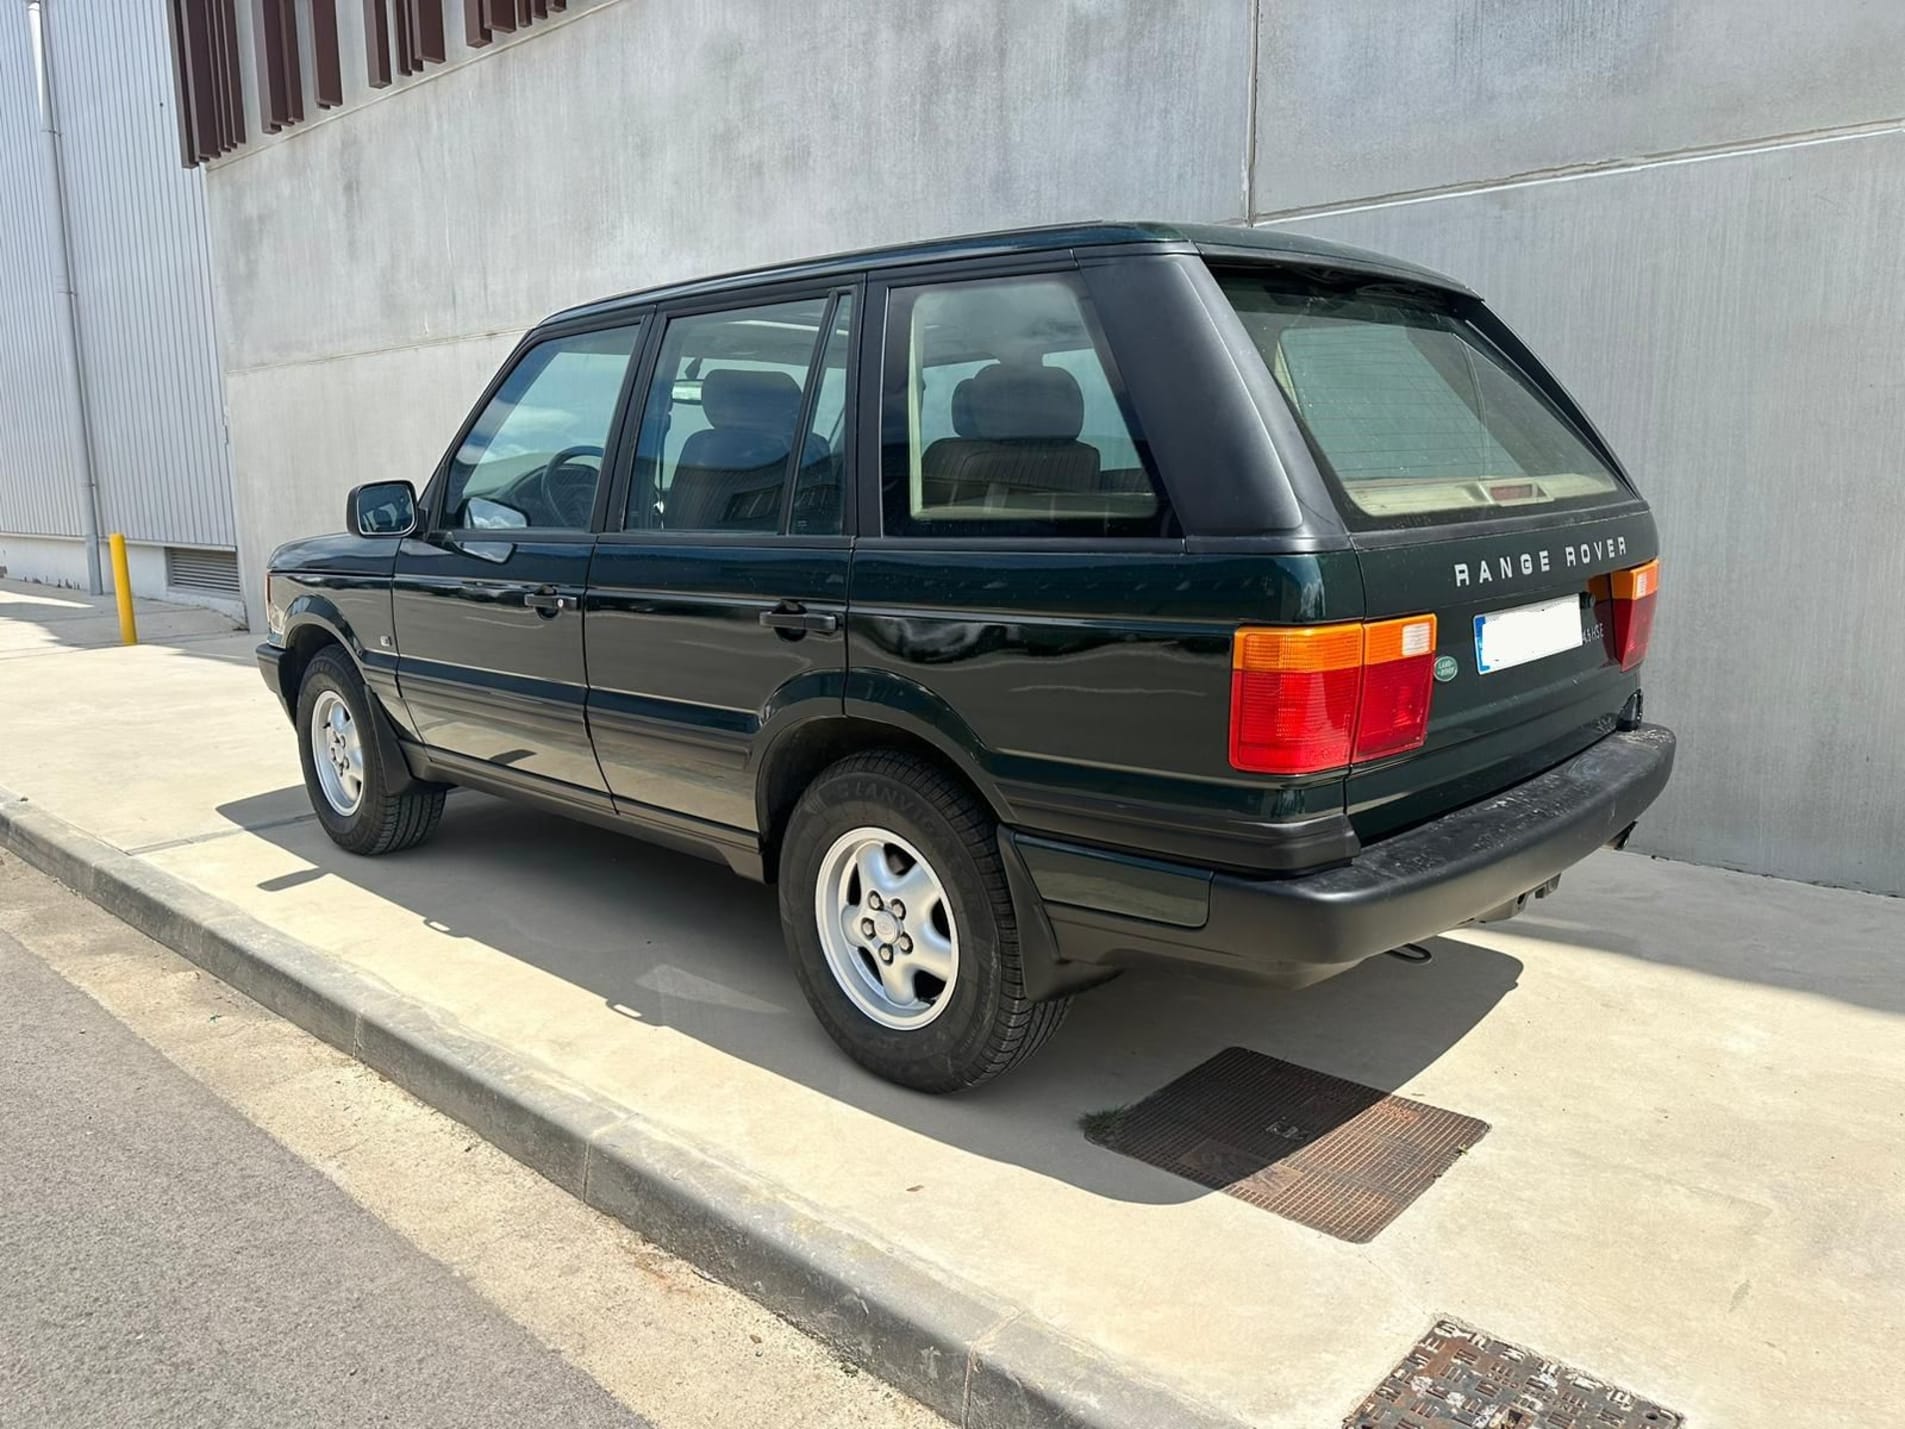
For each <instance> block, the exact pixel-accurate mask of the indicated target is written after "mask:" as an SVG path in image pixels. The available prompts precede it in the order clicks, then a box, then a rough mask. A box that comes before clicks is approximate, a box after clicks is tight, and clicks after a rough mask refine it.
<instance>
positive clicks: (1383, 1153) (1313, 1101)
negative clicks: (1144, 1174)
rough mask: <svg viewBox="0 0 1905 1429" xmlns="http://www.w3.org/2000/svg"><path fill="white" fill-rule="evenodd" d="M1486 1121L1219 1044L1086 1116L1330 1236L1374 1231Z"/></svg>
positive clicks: (1180, 1167) (1125, 1141) (1153, 1155)
mask: <svg viewBox="0 0 1905 1429" xmlns="http://www.w3.org/2000/svg"><path fill="white" fill-rule="evenodd" d="M1487 1130H1488V1123H1487V1122H1485V1121H1477V1120H1476V1119H1475V1118H1474V1117H1470V1116H1459V1115H1457V1114H1456V1113H1455V1112H1452V1111H1443V1110H1442V1109H1441V1108H1439V1107H1432V1106H1425V1105H1424V1104H1423V1103H1421V1102H1412V1101H1405V1100H1404V1099H1403V1098H1401V1097H1395V1096H1390V1095H1388V1094H1387V1093H1384V1092H1379V1091H1377V1090H1376V1089H1375V1088H1374V1087H1365V1086H1363V1085H1361V1084H1360V1083H1358V1082H1346V1081H1344V1080H1343V1079H1342V1078H1341V1077H1332V1076H1330V1075H1328V1074H1327V1073H1324V1072H1313V1071H1311V1070H1310V1069H1309V1068H1308V1067H1299V1066H1297V1065H1296V1064H1295V1063H1293V1062H1283V1061H1279V1060H1278V1059H1277V1058H1275V1057H1266V1056H1264V1055H1263V1054H1262V1053H1261V1052H1252V1051H1251V1050H1250V1049H1249V1048H1247V1047H1228V1048H1225V1049H1224V1050H1223V1051H1222V1052H1219V1053H1218V1054H1217V1055H1216V1056H1215V1057H1212V1058H1211V1059H1210V1060H1209V1061H1208V1062H1205V1063H1204V1064H1203V1065H1202V1066H1199V1067H1195V1068H1193V1069H1192V1070H1191V1071H1189V1072H1186V1073H1185V1074H1184V1075H1183V1076H1181V1077H1179V1078H1178V1079H1177V1080H1176V1081H1175V1082H1172V1083H1171V1084H1170V1085H1169V1086H1168V1087H1165V1088H1164V1089H1163V1090H1162V1091H1157V1092H1153V1093H1152V1094H1151V1095H1150V1096H1148V1097H1146V1098H1145V1099H1144V1100H1143V1101H1141V1102H1138V1103H1137V1104H1136V1105H1134V1106H1130V1107H1126V1108H1123V1109H1122V1110H1120V1111H1116V1112H1108V1113H1104V1114H1101V1115H1099V1116H1095V1117H1088V1118H1086V1121H1085V1134H1086V1135H1087V1136H1089V1137H1090V1138H1091V1139H1092V1140H1093V1141H1095V1142H1097V1143H1098V1144H1099V1145H1100V1146H1104V1147H1106V1148H1108V1149H1109V1150H1112V1151H1118V1152H1122V1153H1123V1154H1125V1155H1126V1156H1131V1157H1135V1158H1136V1159H1137V1160H1139V1161H1145V1162H1149V1163H1150V1164H1151V1165H1153V1166H1160V1167H1162V1168H1163V1169H1164V1170H1166V1171H1174V1172H1176V1173H1177V1174H1178V1175H1180V1176H1183V1177H1185V1178H1187V1179H1189V1180H1192V1181H1195V1182H1197V1183H1198V1184H1199V1185H1203V1186H1209V1187H1210V1188H1211V1189H1212V1190H1216V1191H1225V1192H1228V1193H1229V1194H1230V1195H1233V1196H1235V1197H1237V1199H1239V1200H1241V1201H1248V1202H1250V1204H1251V1205H1253V1206H1261V1207H1262V1208H1263V1209H1264V1210H1266V1211H1274V1212H1276V1213H1277V1214H1278V1215H1280V1216H1285V1217H1287V1218H1289V1219H1290V1220H1293V1221H1296V1222H1298V1223H1299V1224H1301V1225H1306V1226H1309V1227H1310V1228H1311V1229H1312V1230H1319V1231H1322V1232H1323V1233H1324V1234H1326V1235H1333V1236H1335V1237H1337V1238H1338V1239H1340V1240H1347V1241H1357V1242H1361V1241H1369V1240H1374V1239H1375V1238H1376V1235H1377V1233H1378V1232H1380V1231H1381V1230H1382V1228H1383V1227H1384V1226H1386V1225H1388V1224H1389V1222H1391V1221H1393V1220H1394V1219H1395V1218H1396V1217H1397V1216H1398V1215H1400V1214H1401V1213H1402V1211H1403V1210H1404V1208H1405V1207H1407V1206H1408V1204H1409V1203H1410V1202H1411V1201H1413V1200H1415V1198H1416V1197H1417V1196H1419V1195H1421V1194H1422V1193H1423V1192H1424V1191H1426V1190H1427V1189H1428V1188H1429V1186H1430V1184H1431V1183H1433V1182H1434V1180H1435V1179H1436V1177H1438V1176H1440V1175H1441V1174H1442V1173H1443V1172H1444V1171H1446V1170H1448V1169H1449V1167H1451V1166H1453V1165H1454V1164H1455V1161H1456V1158H1457V1157H1459V1156H1460V1155H1461V1154H1462V1153H1463V1152H1464V1151H1466V1150H1468V1149H1469V1148H1470V1147H1471V1146H1473V1145H1474V1144H1475V1143H1476V1142H1478V1141H1480V1140H1481V1139H1482V1136H1483V1134H1484V1133H1485V1132H1486V1131H1487Z"/></svg>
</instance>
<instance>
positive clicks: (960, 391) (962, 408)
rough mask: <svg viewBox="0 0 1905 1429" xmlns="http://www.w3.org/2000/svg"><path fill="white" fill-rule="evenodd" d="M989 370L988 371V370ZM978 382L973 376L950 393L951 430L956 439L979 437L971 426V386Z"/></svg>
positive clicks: (975, 376) (976, 377)
mask: <svg viewBox="0 0 1905 1429" xmlns="http://www.w3.org/2000/svg"><path fill="white" fill-rule="evenodd" d="M988 370H990V369H988ZM976 381H978V376H977V374H975V375H974V376H972V377H968V378H966V380H965V381H963V382H961V383H960V384H959V385H958V386H957V387H955V388H953V393H952V429H953V435H954V436H958V437H976V436H978V435H979V433H978V432H977V431H975V430H974V429H973V425H972V384H973V383H974V382H976Z"/></svg>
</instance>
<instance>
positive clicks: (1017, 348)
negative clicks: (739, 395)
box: [881, 275, 1170, 536]
mask: <svg viewBox="0 0 1905 1429" xmlns="http://www.w3.org/2000/svg"><path fill="white" fill-rule="evenodd" d="M882 386H883V388H884V392H883V402H882V408H881V410H882V417H881V426H882V432H881V441H882V452H881V491H882V504H883V508H884V511H883V514H884V522H883V526H884V529H885V532H886V534H887V535H889V536H926V535H968V536H1012V535H1033V536H1040V535H1051V536H1154V535H1163V534H1167V528H1168V524H1169V520H1170V516H1169V512H1168V510H1167V509H1166V506H1165V502H1164V498H1163V496H1162V495H1161V493H1160V490H1159V487H1158V485H1157V481H1156V479H1155V475H1154V473H1153V472H1152V470H1151V466H1150V461H1149V459H1148V456H1147V454H1146V451H1145V448H1144V444H1143V441H1142V440H1141V438H1140V436H1139V434H1138V433H1137V431H1136V430H1135V428H1134V426H1133V422H1132V418H1131V416H1130V412H1129V409H1128V407H1127V405H1126V403H1125V402H1124V400H1123V397H1122V394H1121V393H1120V391H1119V389H1118V386H1117V384H1116V382H1115V381H1114V378H1113V372H1112V369H1111V367H1110V365H1109V364H1108V363H1107V361H1106V358H1105V353H1104V347H1103V341H1102V339H1101V338H1100V337H1099V335H1098V334H1097V332H1096V330H1095V326H1094V324H1093V323H1092V322H1091V319H1090V315H1089V310H1088V307H1087V299H1086V297H1085V294H1084V291H1083V289H1082V287H1081V286H1080V285H1079V283H1078V282H1077V281H1076V280H1075V279H1073V278H1071V277H1069V276H1060V275H1051V276H1041V277H1027V278H999V279H987V280H980V281H976V282H967V283H949V284H936V285H933V286H928V287H918V288H896V289H894V290H893V293H892V295H891V300H890V309H889V313H888V320H887V351H886V362H885V377H884V380H883V383H882Z"/></svg>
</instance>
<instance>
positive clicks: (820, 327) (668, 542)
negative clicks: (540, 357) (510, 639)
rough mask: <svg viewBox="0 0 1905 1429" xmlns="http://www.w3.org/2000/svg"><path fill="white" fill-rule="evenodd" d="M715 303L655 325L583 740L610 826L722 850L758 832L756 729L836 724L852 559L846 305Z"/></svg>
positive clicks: (594, 647) (797, 299)
mask: <svg viewBox="0 0 1905 1429" xmlns="http://www.w3.org/2000/svg"><path fill="white" fill-rule="evenodd" d="M728 301H729V303H730V306H728V307H726V308H723V309H721V310H718V311H690V310H687V309H678V310H676V311H674V312H672V313H669V314H667V315H666V321H667V326H666V328H665V329H664V330H663V332H662V335H661V341H660V344H659V352H658V354H657V357H656V361H655V366H654V376H653V378H652V379H651V381H650V383H649V388H648V395H647V398H646V400H645V402H644V403H643V405H642V407H641V409H640V414H639V416H640V435H639V439H638V440H637V441H636V443H635V446H634V449H633V452H632V454H631V455H630V457H629V458H627V459H625V461H624V462H623V466H624V467H625V468H626V470H625V475H624V478H623V481H622V482H621V483H620V485H621V486H622V487H623V488H624V489H625V490H626V497H625V499H624V500H622V501H619V502H618V505H620V506H621V507H622V510H621V512H620V513H619V514H620V516H621V520H620V521H619V523H618V522H617V520H616V519H614V518H613V517H612V518H611V519H610V521H609V523H608V524H609V525H610V526H611V527H614V526H615V525H617V524H620V526H621V527H622V529H621V530H619V531H616V530H611V531H609V532H607V533H606V534H604V535H603V536H602V538H601V540H600V542H599V543H598V545H597V548H596V557H595V566H594V570H593V573H592V574H591V576H590V583H589V610H588V619H587V621H586V642H587V649H588V661H589V672H590V676H591V680H592V685H593V689H592V692H591V694H590V697H589V723H590V726H591V728H592V729H593V731H594V734H595V749H596V753H597V755H598V756H599V757H600V759H601V764H602V770H603V773H604V774H605V775H606V777H607V780H608V785H609V788H610V790H611V791H613V793H614V796H615V802H616V806H617V807H618V808H620V809H622V810H623V811H624V812H626V813H631V814H634V815H636V816H637V817H644V816H648V817H653V816H654V815H656V814H657V813H658V812H659V813H661V814H664V815H672V816H684V815H685V816H686V817H687V818H688V819H689V820H692V821H693V822H694V823H696V824H698V825H701V826H704V828H705V826H708V825H713V826H717V827H716V828H715V829H711V830H708V832H710V833H711V834H713V835H714V836H716V837H719V835H720V833H721V832H722V831H729V832H738V833H739V834H742V835H752V834H753V833H755V832H756V831H757V824H758V820H757V818H756V815H755V803H754V786H753V778H752V775H751V773H750V764H749V761H750V756H751V754H752V752H753V750H754V746H755V742H756V739H757V738H758V737H759V735H760V733H761V730H762V728H763V724H764V722H766V721H768V720H770V719H772V718H774V717H775V716H776V714H777V713H778V712H782V711H787V710H789V709H791V708H792V707H794V706H798V705H801V704H816V705H819V704H827V705H830V706H831V709H832V711H833V712H838V710H839V708H840V705H841V691H842V684H843V682H844V679H845V674H846V639H845V625H846V604H847V567H848V562H849V560H850V557H851V550H850V544H849V541H848V538H847V536H846V534H845V525H844V521H843V517H844V513H845V511H846V507H847V503H846V488H847V481H846V475H847V466H848V460H847V458H848V448H849V446H850V442H849V440H848V434H849V432H850V430H851V420H850V412H851V402H850V394H849V389H850V386H851V383H850V381H849V376H850V367H851V362H850V354H851V352H852V350H853V349H852V335H853V329H854V313H855V308H856V304H855V302H854V293H853V291H852V290H851V289H839V290H830V289H827V288H822V289H819V290H809V291H807V292H804V293H794V294H783V295H777V296H776V297H774V298H773V299H772V300H769V299H766V298H757V299H754V300H753V301H752V302H751V303H749V305H747V306H745V307H743V306H734V305H733V303H734V299H732V298H730V299H729V300H728ZM634 420H635V413H633V412H631V417H630V421H631V425H633V423H634Z"/></svg>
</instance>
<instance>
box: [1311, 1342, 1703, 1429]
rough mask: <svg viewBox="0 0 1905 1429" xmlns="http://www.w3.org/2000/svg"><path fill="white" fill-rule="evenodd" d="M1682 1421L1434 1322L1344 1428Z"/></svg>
mask: <svg viewBox="0 0 1905 1429" xmlns="http://www.w3.org/2000/svg"><path fill="white" fill-rule="evenodd" d="M1685 1422H1686V1421H1685V1419H1683V1418H1682V1416H1680V1415H1678V1414H1676V1413H1675V1412H1674V1411H1673V1410H1671V1409H1662V1408H1661V1407H1660V1406H1659V1405H1658V1404H1655V1403H1654V1402H1653V1401H1652V1400H1650V1399H1642V1398H1641V1397H1640V1396H1639V1395H1636V1394H1630V1393H1628V1391H1626V1390H1624V1389H1620V1388H1617V1387H1616V1386H1614V1385H1611V1384H1609V1383H1608V1382H1607V1381H1606V1380H1604V1379H1597V1378H1596V1377H1595V1376H1593V1375H1591V1374H1583V1373H1582V1372H1581V1371H1580V1370H1578V1369H1571V1368H1569V1367H1568V1366H1567V1365H1564V1364H1562V1363H1561V1362H1560V1361H1558V1360H1551V1359H1548V1358H1547V1357H1546V1356H1544V1355H1539V1354H1536V1353H1535V1352H1534V1351H1533V1350H1525V1349H1523V1348H1522V1347H1521V1346H1520V1345H1511V1344H1509V1343H1508V1342H1507V1341H1506V1340H1498V1339H1496V1338H1495V1337H1494V1336H1493V1335H1485V1334H1483V1333H1482V1332H1481V1331H1480V1330H1474V1329H1470V1328H1469V1327H1468V1326H1467V1325H1464V1324H1460V1323H1459V1322H1457V1321H1454V1320H1440V1321H1437V1323H1436V1326H1435V1328H1434V1329H1432V1330H1430V1331H1429V1333H1428V1334H1426V1335H1424V1336H1423V1337H1422V1338H1421V1339H1420V1340H1419V1341H1418V1342H1417V1343H1416V1347H1415V1348H1414V1349H1413V1350H1411V1351H1410V1352H1409V1357H1408V1358H1407V1359H1405V1360H1403V1362H1402V1363H1401V1364H1399V1365H1397V1366H1396V1367H1395V1368H1394V1369H1392V1370H1390V1371H1389V1377H1388V1378H1387V1379H1385V1380H1384V1381H1383V1382H1382V1383H1381V1384H1379V1385H1378V1386H1376V1388H1375V1389H1374V1390H1373V1391H1372V1392H1371V1393H1370V1396H1369V1398H1368V1399H1365V1400H1364V1401H1363V1404H1362V1407H1361V1408H1360V1409H1358V1410H1357V1411H1356V1412H1355V1413H1354V1414H1352V1415H1350V1416H1349V1418H1347V1419H1345V1420H1344V1421H1343V1429H1436V1426H1437V1425H1444V1424H1446V1425H1455V1424H1464V1425H1472V1424H1486V1425H1487V1426H1489V1429H1675V1426H1677V1425H1680V1424H1684V1423H1685Z"/></svg>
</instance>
